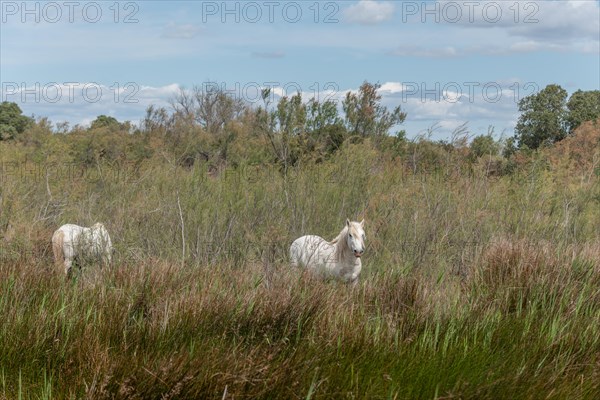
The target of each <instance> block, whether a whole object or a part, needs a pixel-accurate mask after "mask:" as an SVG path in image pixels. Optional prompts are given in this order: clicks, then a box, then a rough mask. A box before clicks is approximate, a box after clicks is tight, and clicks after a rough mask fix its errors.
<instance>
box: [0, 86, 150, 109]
mask: <svg viewBox="0 0 600 400" xmlns="http://www.w3.org/2000/svg"><path fill="white" fill-rule="evenodd" d="M139 91H140V86H139V85H138V84H137V83H135V82H125V83H123V84H121V83H119V82H114V83H113V84H112V85H110V86H106V85H102V84H99V83H96V82H86V83H81V82H61V83H59V82H47V83H42V82H34V83H28V82H2V92H1V93H2V96H1V97H2V101H8V102H15V103H22V104H26V103H61V102H67V103H71V104H72V103H76V102H80V101H83V102H85V103H97V102H99V101H101V100H103V99H104V100H107V99H111V101H112V102H114V103H129V104H131V103H138V102H139V98H138V97H137V95H138V93H139Z"/></svg>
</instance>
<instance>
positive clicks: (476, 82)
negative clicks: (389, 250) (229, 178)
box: [0, 0, 600, 138]
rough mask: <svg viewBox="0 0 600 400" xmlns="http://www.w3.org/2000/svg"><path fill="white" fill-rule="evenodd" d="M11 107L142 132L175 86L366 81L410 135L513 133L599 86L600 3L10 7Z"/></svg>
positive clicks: (2, 70)
mask: <svg viewBox="0 0 600 400" xmlns="http://www.w3.org/2000/svg"><path fill="white" fill-rule="evenodd" d="M1 11H2V16H1V22H2V24H1V28H0V74H1V76H0V81H1V82H2V93H1V95H2V100H3V101H4V100H6V101H14V102H17V103H18V104H19V105H20V106H21V108H22V109H23V111H24V112H25V113H26V114H28V115H32V114H33V115H36V116H46V117H49V118H50V120H51V121H53V122H55V123H57V122H61V121H68V122H70V123H71V124H77V123H79V124H84V125H85V124H88V123H89V122H90V121H92V120H93V119H94V118H95V117H96V116H97V115H100V114H108V115H112V116H114V117H116V118H117V119H119V120H131V121H133V122H138V121H139V120H140V119H141V118H142V116H143V114H144V109H145V108H146V107H147V106H148V105H150V104H155V105H161V106H168V104H169V103H168V102H169V99H170V98H172V97H173V95H174V94H175V93H176V92H177V90H178V88H179V87H184V88H191V87H193V86H194V85H202V84H203V83H206V82H216V83H217V84H219V85H220V86H222V87H225V88H228V89H230V90H231V91H232V93H233V94H235V95H236V96H240V97H242V98H245V99H246V100H248V101H249V102H253V101H254V100H255V97H254V93H255V91H256V88H259V87H265V86H271V87H274V88H275V90H274V93H276V94H286V93H287V94H290V95H291V94H294V92H295V91H297V90H300V91H302V93H303V96H304V98H305V99H306V100H308V99H309V98H310V97H313V96H315V95H316V96H317V97H319V98H320V99H325V98H331V99H341V98H343V96H344V94H345V93H346V92H347V91H348V90H356V89H357V88H358V87H359V86H360V84H361V83H362V82H363V81H365V80H368V81H370V82H379V83H381V84H382V88H381V91H380V93H381V94H382V96H383V101H384V103H385V104H386V105H388V106H390V107H393V106H397V105H400V106H402V109H403V110H404V111H405V112H407V114H408V117H407V120H406V122H405V124H404V126H403V127H402V128H403V129H406V130H407V133H408V135H409V137H414V136H416V135H417V134H420V133H423V132H425V131H426V130H427V129H428V128H430V127H432V126H436V127H437V129H436V130H435V133H434V136H435V137H436V138H448V137H449V134H450V132H451V131H452V129H454V128H455V127H456V126H458V125H460V124H463V123H465V122H467V123H468V127H469V129H470V131H471V132H472V133H473V134H481V133H486V132H487V129H488V126H490V125H491V126H494V128H495V132H496V134H500V133H501V132H505V134H506V135H511V134H512V130H513V128H514V125H515V122H516V119H517V118H518V115H519V114H518V109H517V104H516V101H517V100H518V99H520V98H522V97H524V96H526V95H528V94H531V93H534V92H535V91H536V90H539V89H543V88H544V87H545V85H547V84H550V83H557V84H560V85H561V86H562V87H563V88H565V89H566V90H567V91H568V92H569V93H572V92H573V91H575V90H577V89H582V90H598V89H600V22H599V21H600V2H599V1H598V0H586V1H579V0H577V1H576V0H560V1H517V0H508V1H506V0H505V1H487V0H486V1H466V0H465V1H462V0H461V1H449V0H443V1H433V0H432V1H395V2H392V1H375V0H361V1H343V2H333V1H321V2H317V1H306V2H300V1H298V2H293V1H255V2H254V1H228V2H223V1H180V2H178V1H123V2H115V1H106V2H104V1H97V2H88V1H74V2H60V1H58V2H25V3H23V2H22V1H4V0H2V1H1Z"/></svg>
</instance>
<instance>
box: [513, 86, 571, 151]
mask: <svg viewBox="0 0 600 400" xmlns="http://www.w3.org/2000/svg"><path fill="white" fill-rule="evenodd" d="M566 99H567V91H566V90H564V89H563V88H562V87H560V86H559V85H548V86H546V87H545V88H544V89H543V90H541V91H540V92H539V93H536V94H532V95H530V96H527V97H525V98H523V99H521V100H520V101H519V111H520V112H521V113H522V114H521V116H520V117H519V120H518V122H517V125H516V127H515V132H516V138H517V139H518V142H519V147H524V146H526V147H528V148H529V149H537V148H538V147H540V146H541V145H543V144H552V143H555V142H557V141H559V140H561V139H563V138H564V137H565V136H566V135H567V131H566V129H565V119H566V115H567V114H566Z"/></svg>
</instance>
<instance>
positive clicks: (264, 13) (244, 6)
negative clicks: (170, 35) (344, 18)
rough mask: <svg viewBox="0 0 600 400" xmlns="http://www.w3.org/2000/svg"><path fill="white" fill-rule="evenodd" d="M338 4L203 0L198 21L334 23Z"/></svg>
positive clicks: (338, 8) (338, 17) (205, 22)
mask: <svg viewBox="0 0 600 400" xmlns="http://www.w3.org/2000/svg"><path fill="white" fill-rule="evenodd" d="M340 4H341V3H340V2H334V1H327V2H319V1H312V2H297V1H262V2H259V1H203V2H202V3H201V21H202V23H203V24H207V23H211V22H219V23H223V24H225V23H236V24H241V23H245V24H257V23H265V22H266V23H271V24H272V23H280V22H282V23H288V24H296V23H300V22H313V23H323V24H337V23H338V22H340V16H339V13H340Z"/></svg>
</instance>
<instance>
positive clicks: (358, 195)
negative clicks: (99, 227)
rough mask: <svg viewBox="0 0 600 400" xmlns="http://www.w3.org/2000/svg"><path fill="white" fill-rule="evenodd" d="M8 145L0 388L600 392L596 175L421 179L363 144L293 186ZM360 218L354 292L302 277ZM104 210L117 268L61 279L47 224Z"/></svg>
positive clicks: (109, 393)
mask: <svg viewBox="0 0 600 400" xmlns="http://www.w3.org/2000/svg"><path fill="white" fill-rule="evenodd" d="M56 140H58V139H56ZM0 145H1V146H2V147H0V155H1V156H2V159H1V160H0V161H2V163H3V164H2V166H3V170H2V187H1V191H0V196H1V197H0V227H1V228H2V229H3V235H4V238H2V239H1V240H2V242H1V244H0V246H1V247H0V250H1V251H2V253H1V257H0V399H21V398H23V399H29V398H31V399H63V398H90V399H105V398H106V399H108V398H119V399H120V398H127V399H135V398H139V399H177V398H218V399H221V398H223V399H225V398H227V399H233V398H236V399H240V398H281V399H296V398H303V399H316V398H322V399H330V398H389V399H451V398H460V399H521V398H535V399H537V398H539V399H542V398H543V399H546V398H552V399H566V398H569V399H597V398H599V397H600V177H599V176H598V175H599V174H598V173H597V171H596V169H597V166H596V165H592V166H591V169H589V168H588V169H586V168H578V169H576V170H572V171H570V170H566V169H564V168H566V167H565V166H564V165H562V164H560V163H552V162H550V161H549V158H548V157H545V156H542V155H539V154H538V155H536V154H534V155H531V156H529V157H530V158H529V159H528V161H527V162H524V163H522V164H520V166H519V167H518V168H517V169H516V170H514V171H513V172H512V173H510V174H502V175H500V176H496V175H493V174H489V173H486V170H485V168H479V167H477V168H471V169H466V168H462V167H461V166H460V165H459V164H458V163H455V162H453V161H452V160H451V159H449V160H448V161H447V162H446V163H445V164H444V165H442V166H441V167H440V168H437V169H435V170H433V171H431V170H429V171H418V170H415V169H414V168H409V167H407V164H406V163H405V162H404V161H403V160H400V161H399V160H398V159H395V160H394V159H391V158H386V157H382V156H381V154H380V153H379V152H378V150H376V149H375V147H373V146H371V145H370V144H369V143H368V142H366V143H362V144H348V145H345V146H344V148H343V149H342V150H340V151H339V152H337V153H336V154H335V155H334V156H333V157H332V158H331V159H329V160H327V161H325V162H322V163H320V164H311V163H307V164H305V165H301V166H298V167H296V168H294V169H292V170H290V172H289V174H288V175H287V176H285V177H284V176H283V175H282V174H281V173H280V172H279V171H278V170H277V169H275V168H270V167H265V166H263V167H250V166H247V167H242V166H240V167H238V168H235V169H234V168H224V169H220V170H218V171H216V172H215V171H212V170H209V169H208V167H207V166H206V165H205V164H202V163H196V164H194V166H192V167H184V166H181V165H179V164H178V163H177V162H174V160H173V159H172V158H171V157H170V156H169V154H168V153H159V152H157V153H156V154H154V156H153V157H152V158H151V159H150V161H148V162H142V163H139V164H137V165H133V164H127V163H124V164H120V165H115V164H109V163H102V162H100V163H96V164H95V165H94V166H93V167H81V166H80V165H78V164H67V163H63V162H62V161H57V160H60V154H59V153H57V152H52V151H48V152H46V153H45V154H42V156H40V153H39V152H37V153H36V154H37V157H38V158H37V159H36V158H35V157H33V158H32V157H30V156H26V154H27V151H26V150H23V147H19V146H17V145H12V144H11V145H8V144H4V143H0ZM596 154H600V153H598V151H596ZM449 157H450V156H449ZM39 160H43V163H42V164H43V165H45V168H42V169H39V165H42V164H40V161H39ZM594 168H596V169H594ZM82 173H83V175H82ZM347 217H348V218H350V219H353V220H360V219H362V218H365V220H366V224H365V230H366V235H367V241H366V243H367V249H366V252H365V255H364V256H363V272H362V275H361V281H360V283H359V285H357V286H356V287H355V288H351V287H349V286H346V285H343V284H340V283H338V282H333V281H322V280H319V279H316V278H315V277H312V276H310V275H307V274H305V273H303V272H302V271H299V270H295V269H291V268H290V267H289V265H288V263H287V260H286V258H287V249H288V247H289V244H290V243H291V242H292V240H293V239H295V238H296V237H298V236H301V235H303V234H307V233H312V234H318V235H320V236H323V237H325V238H329V239H331V238H333V237H334V236H336V235H337V233H338V232H339V231H340V230H341V228H342V227H343V224H344V221H345V219H346V218H347ZM97 221H101V222H103V223H104V224H105V225H106V227H107V229H108V231H109V232H110V234H111V236H112V239H113V243H114V245H115V248H116V253H115V257H114V258H115V261H114V263H113V265H111V266H110V267H106V268H102V269H99V268H98V267H96V266H94V265H84V266H83V268H82V270H81V272H80V273H78V274H76V277H75V278H74V279H73V280H66V279H65V277H64V275H63V274H61V272H60V271H59V270H58V269H57V268H56V267H55V266H54V265H53V262H52V258H51V248H50V237H51V235H52V232H53V230H54V229H56V228H57V227H58V226H60V225H61V224H63V223H66V222H71V223H78V224H80V225H86V226H90V225H92V224H93V223H95V222H97Z"/></svg>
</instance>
